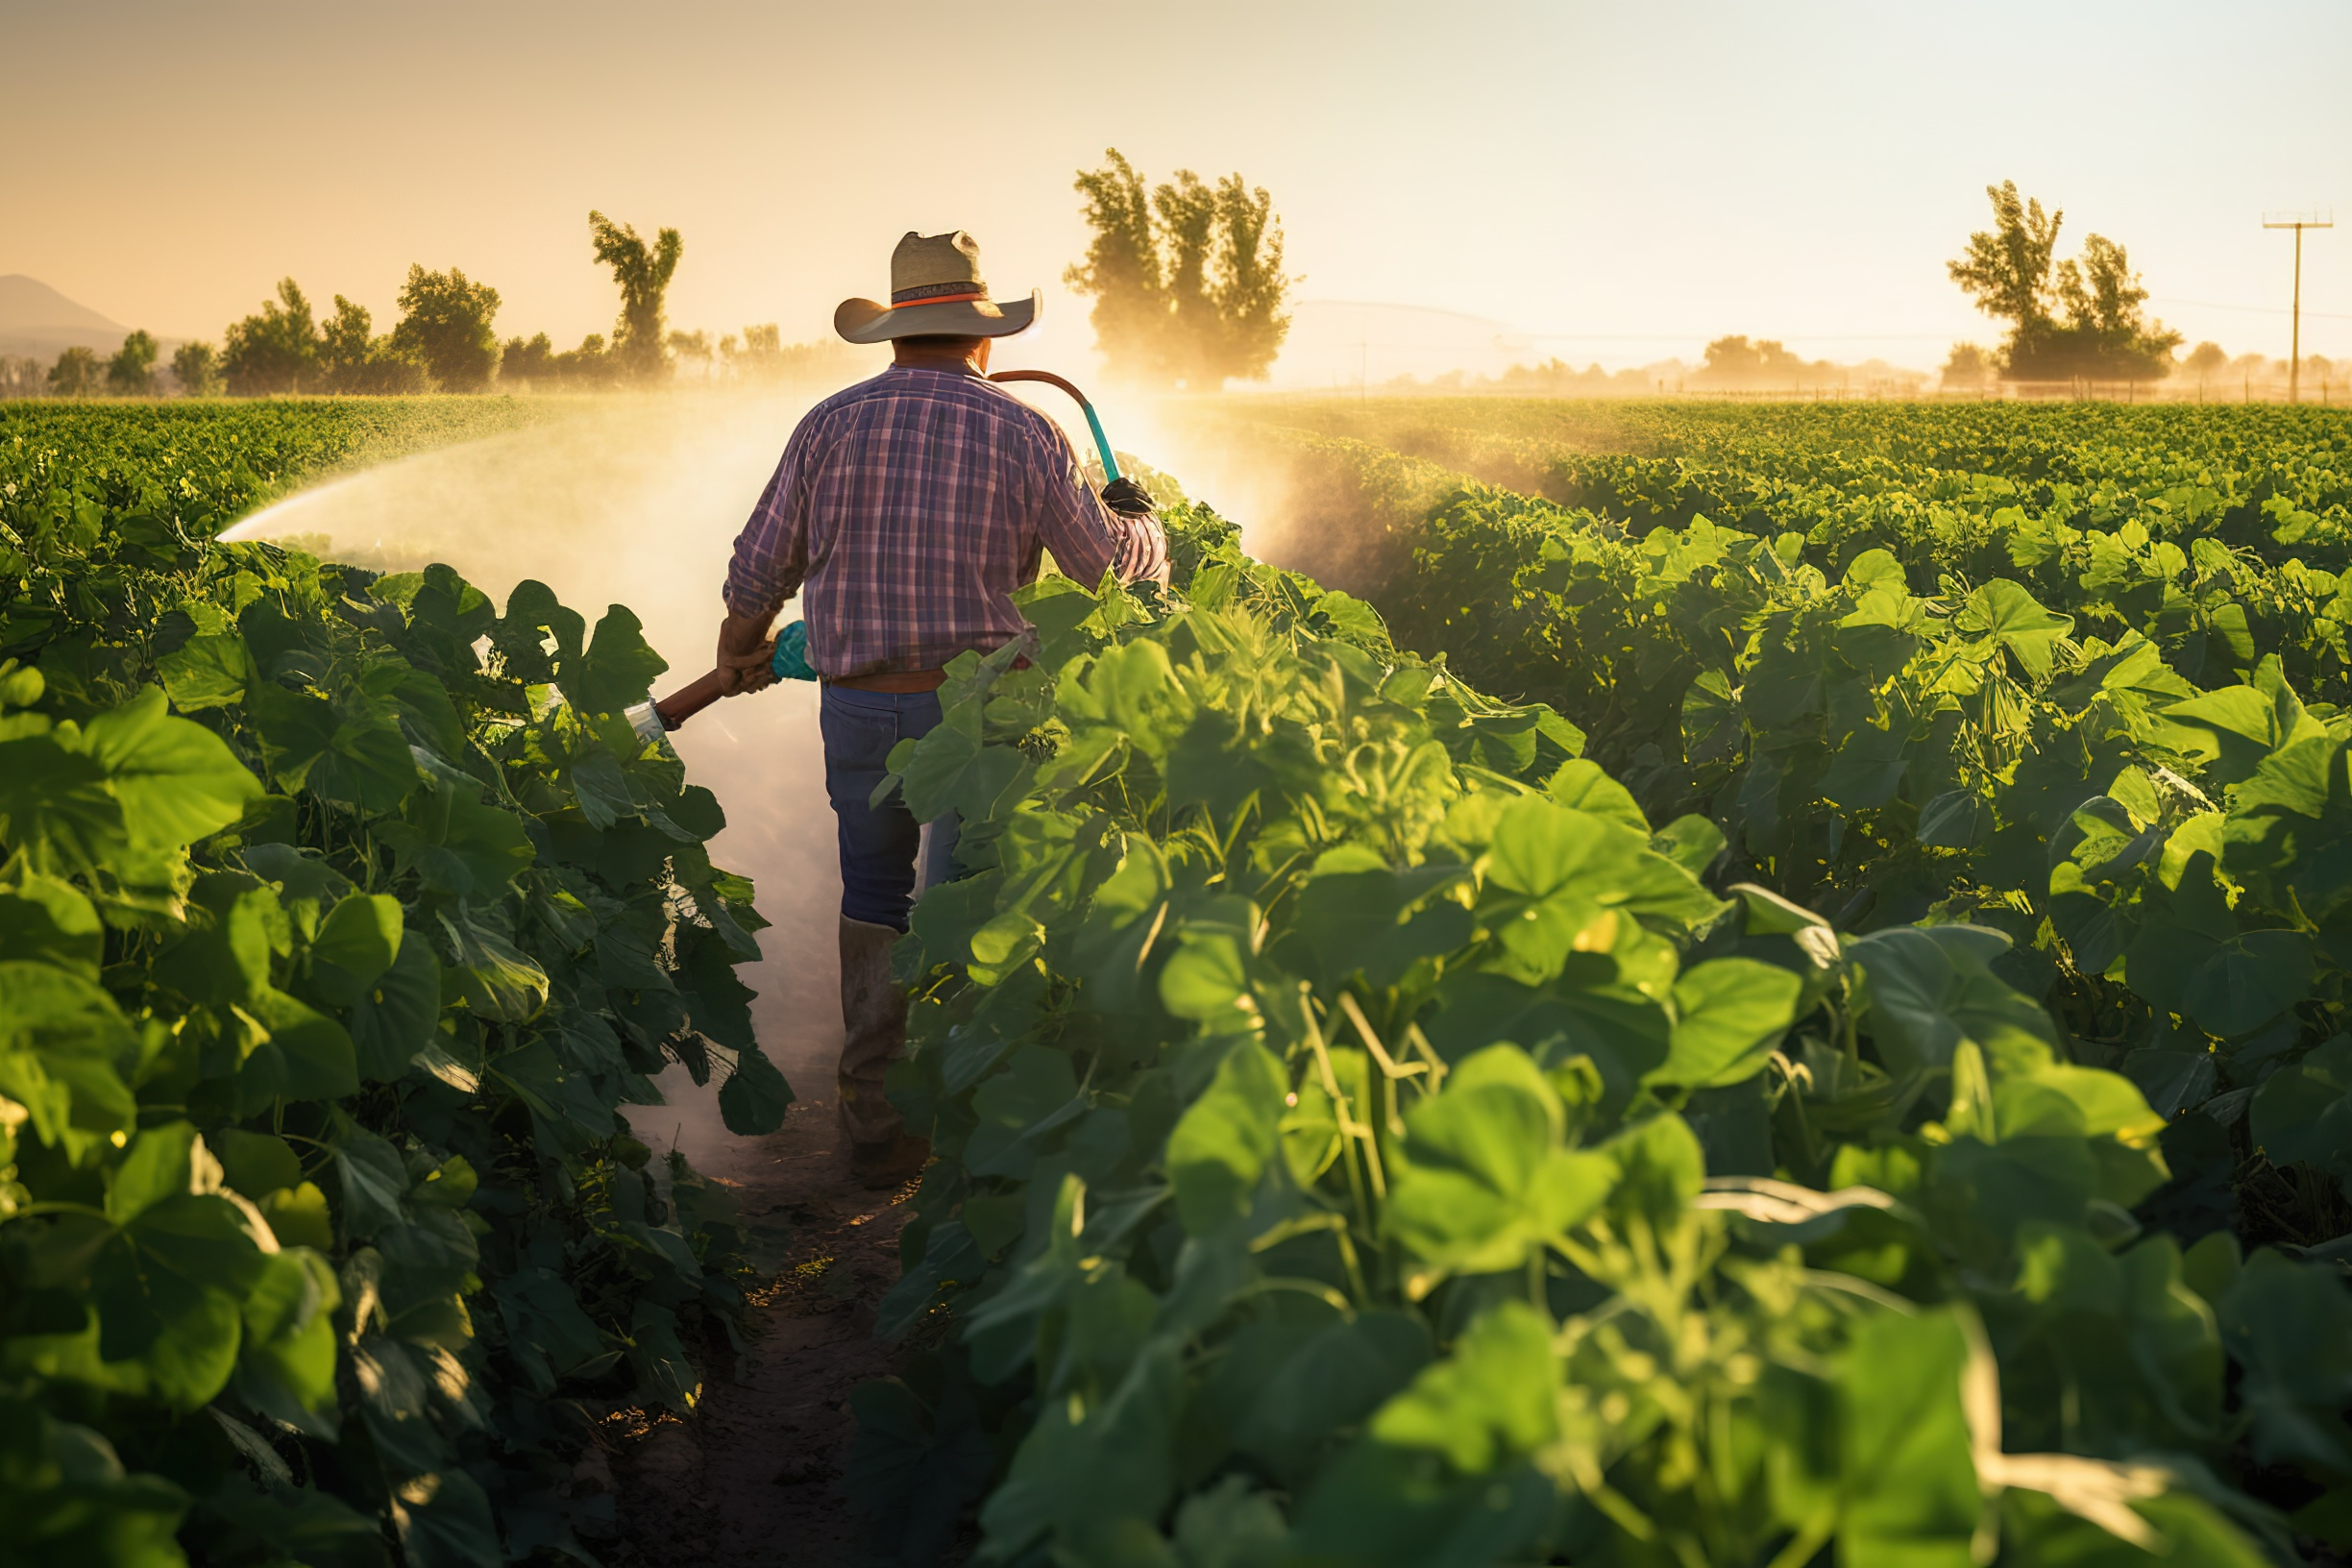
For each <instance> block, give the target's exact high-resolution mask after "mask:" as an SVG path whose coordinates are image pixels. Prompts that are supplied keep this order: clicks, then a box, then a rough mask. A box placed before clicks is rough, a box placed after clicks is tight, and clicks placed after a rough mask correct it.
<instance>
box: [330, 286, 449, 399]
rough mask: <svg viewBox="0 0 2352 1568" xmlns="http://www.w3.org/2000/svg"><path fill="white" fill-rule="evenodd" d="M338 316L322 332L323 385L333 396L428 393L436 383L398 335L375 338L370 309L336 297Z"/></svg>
mask: <svg viewBox="0 0 2352 1568" xmlns="http://www.w3.org/2000/svg"><path fill="white" fill-rule="evenodd" d="M334 303H335V313H334V315H333V316H332V317H331V318H330V319H329V320H328V323H327V325H326V326H325V327H324V328H322V329H321V330H320V331H319V355H318V370H319V384H320V385H321V386H323V387H324V388H325V389H326V390H327V391H330V392H342V393H348V394H355V395H358V396H363V397H399V396H404V395H406V394H410V393H416V392H423V391H425V390H426V389H427V388H428V387H429V385H430V380H429V376H428V374H427V371H426V366H425V360H424V358H423V357H422V356H421V355H419V354H418V353H417V351H416V350H415V349H413V348H411V347H409V346H407V345H405V344H403V343H402V342H401V341H400V337H399V334H398V333H397V332H395V333H391V334H389V335H386V336H383V337H376V336H373V335H371V331H372V329H373V327H374V325H375V324H374V319H373V318H372V317H371V316H370V315H369V314H368V309H367V306H363V305H359V304H356V303H355V302H353V301H351V300H347V299H345V298H344V297H343V296H342V295H340V294H337V295H336V296H335V301H334Z"/></svg>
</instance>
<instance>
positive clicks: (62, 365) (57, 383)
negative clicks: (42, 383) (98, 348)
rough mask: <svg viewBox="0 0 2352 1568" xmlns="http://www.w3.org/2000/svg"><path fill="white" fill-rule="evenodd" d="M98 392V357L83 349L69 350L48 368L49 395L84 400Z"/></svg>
mask: <svg viewBox="0 0 2352 1568" xmlns="http://www.w3.org/2000/svg"><path fill="white" fill-rule="evenodd" d="M97 390H98V356H97V355H95V354H92V353H91V352H90V351H89V350H87V349H85V348H80V347H76V348H70V349H67V350H66V351H65V352H64V353H63V354H61V355H58V356H57V363H56V364H54V365H51V366H50V367H49V395H50V396H51V397H53V398H86V397H89V396H91V395H92V394H94V393H95V392H96V391H97Z"/></svg>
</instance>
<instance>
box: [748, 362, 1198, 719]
mask: <svg viewBox="0 0 2352 1568" xmlns="http://www.w3.org/2000/svg"><path fill="white" fill-rule="evenodd" d="M1041 550H1051V551H1053V554H1054V559H1055V561H1056V563H1057V564H1058V565H1060V566H1061V568H1062V569H1063V570H1064V571H1065V572H1066V573H1068V574H1069V575H1070V576H1073V577H1076V578H1078V579H1079V580H1081V581H1084V582H1086V583H1088V584H1091V583H1093V582H1094V581H1095V580H1096V579H1097V578H1099V577H1100V576H1102V574H1103V572H1104V571H1105V570H1106V569H1109V570H1112V571H1115V572H1116V573H1117V574H1118V576H1120V577H1122V578H1125V579H1130V580H1132V579H1134V578H1137V577H1144V576H1155V575H1158V574H1159V573H1160V572H1161V571H1162V570H1163V569H1164V564H1165V560H1166V548H1165V544H1164V540H1163V538H1162V535H1161V532H1160V529H1159V527H1158V525H1157V524H1156V523H1154V522H1153V521H1152V520H1151V519H1149V518H1141V519H1128V518H1121V517H1119V516H1118V515H1117V514H1115V513H1113V512H1110V511H1108V510H1106V509H1105V508H1104V507H1103V505H1102V503H1101V502H1099V501H1098V500H1097V499H1096V498H1095V496H1094V495H1093V493H1092V491H1090V489H1089V488H1088V487H1087V485H1086V484H1085V482H1084V480H1083V479H1082V478H1080V476H1079V472H1078V461H1077V455H1076V453H1074V452H1073V451H1072V449H1071V447H1070V444H1069V440H1068V438H1067V437H1066V436H1065V435H1064V434H1063V433H1062V430H1061V428H1060V427H1059V426H1057V425H1055V424H1054V423H1053V421H1051V420H1049V419H1047V418H1046V417H1045V416H1044V415H1042V414H1041V413H1039V412H1038V411H1037V410H1036V409H1034V408H1031V407H1029V406H1028V405H1027V404H1023V403H1021V402H1020V401H1018V400H1017V399H1016V398H1014V397H1012V396H1011V395H1010V394H1008V393H1006V392H1004V391H1002V390H1001V389H999V388H997V387H995V386H992V385H991V384H990V383H989V382H987V381H986V380H981V379H980V378H979V377H977V376H972V375H959V374H956V373H953V372H949V371H943V370H930V369H920V368H916V367H912V366H907V365H894V366H892V367H891V368H890V369H889V370H886V371H884V372H883V373H882V374H881V375H880V376H877V377H875V378H874V379H873V380H870V381H864V382H861V383H860V384H858V385H856V386H853V387H850V388H848V389H847V390H846V391H844V392H840V393H837V394H835V395H834V396H833V397H831V398H828V399H826V400H825V401H824V402H823V403H821V404H818V405H817V406H816V407H815V408H814V409H812V410H810V412H809V414H808V416H807V417H806V418H804V419H803V420H802V421H801V422H800V425H799V428H798V429H796V430H795V431H794V432H793V437H792V440H791V442H790V443H789V444H788V445H787V446H786V448H785V449H784V458H783V461H782V462H781V463H779V464H778V465H777V468H776V472H775V476H774V478H772V479H771V480H770V481H769V484H768V488H767V490H766V491H765V492H763V493H762V495H761V497H760V501H759V504H758V505H757V506H756V507H754V508H753V509H752V513H751V518H750V521H749V522H747V524H746V525H745V526H744V530H743V533H742V535H741V536H740V537H739V538H738V539H737V540H736V547H735V559H734V564H733V566H732V567H731V568H730V570H729V572H728V575H727V584H726V601H727V607H728V609H729V610H730V611H731V612H733V613H734V614H736V615H739V616H745V617H747V618H752V619H762V618H765V617H766V616H769V615H772V614H773V613H774V612H775V610H776V609H777V608H778V607H780V606H781V605H782V604H783V602H784V601H785V600H787V599H788V598H790V597H791V596H792V594H793V593H794V592H795V591H796V590H799V591H800V592H801V593H802V597H803V600H804V610H803V614H804V617H805V619H806V620H807V622H808V627H809V662H810V664H811V666H812V667H813V668H815V669H816V671H817V672H818V673H819V674H821V675H824V676H826V677H828V678H833V679H841V678H848V677H855V676H860V675H867V674H882V673H889V672H901V671H920V670H936V669H938V668H940V667H941V666H943V665H944V664H945V663H947V661H948V660H950V659H952V658H954V657H955V656H956V655H957V654H958V653H961V652H963V651H965V650H966V649H992V648H996V647H999V646H1001V645H1002V644H1004V643H1006V642H1009V641H1010V640H1012V639H1013V638H1014V637H1016V636H1017V635H1018V634H1019V632H1020V629H1021V625H1022V622H1021V618H1020V613H1019V611H1018V610H1017V609H1016V608H1015V607H1014V605H1013V602H1012V598H1011V595H1012V592H1013V590H1014V589H1016V588H1017V587H1019V586H1020V585H1021V584H1023V583H1025V582H1028V581H1029V580H1031V579H1032V578H1033V577H1035V576H1036V575H1037V572H1038V566H1039V556H1040V552H1041Z"/></svg>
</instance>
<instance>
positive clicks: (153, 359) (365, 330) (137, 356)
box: [0, 211, 862, 397]
mask: <svg viewBox="0 0 2352 1568" xmlns="http://www.w3.org/2000/svg"><path fill="white" fill-rule="evenodd" d="M588 229H589V239H590V243H591V247H592V253H593V255H594V256H595V258H596V259H597V261H598V262H600V263H601V264H602V265H604V266H605V267H608V268H609V269H611V272H612V275H613V282H614V283H615V285H616V286H617V287H618V289H619V291H620V295H621V308H620V312H619V316H618V318H617V320H616V321H615V323H614V327H613V332H612V335H611V336H610V337H609V338H607V337H606V336H605V335H604V334H603V333H601V332H591V333H589V334H588V335H587V336H586V337H585V338H583V339H582V340H581V342H580V344H579V346H578V347H577V348H574V349H564V350H557V349H556V348H555V347H554V345H553V344H552V343H551V341H550V340H549V338H548V334H547V333H545V332H539V333H536V334H534V335H533V336H531V337H528V338H525V337H522V336H520V335H517V336H514V337H510V338H507V339H506V340H505V341H503V342H502V341H501V340H500V338H499V335H498V332H497V331H496V325H495V324H496V320H497V316H498V312H499V306H500V304H501V301H500V298H499V291H498V290H497V289H496V288H494V287H492V286H491V285H490V284H488V283H486V282H480V281H478V280H476V279H471V278H468V277H467V276H466V274H465V273H464V271H463V270H462V269H460V268H456V267H452V268H450V269H449V270H448V271H447V272H431V271H428V270H427V269H426V268H425V267H424V266H423V265H422V264H421V263H420V264H416V265H412V266H410V267H409V269H408V278H407V281H406V282H405V283H404V285H403V286H402V288H401V291H400V296H399V300H398V305H399V308H400V317H399V319H398V321H396V322H395V323H394V324H393V327H392V330H391V331H387V332H381V333H380V332H378V331H376V323H375V320H374V317H373V316H372V314H371V313H370V312H369V310H368V308H367V307H366V306H363V305H360V304H358V303H357V302H356V301H354V300H351V299H347V298H345V297H344V296H343V295H341V294H337V295H335V296H334V297H333V299H334V304H333V307H332V309H331V310H329V311H327V312H324V313H323V314H322V312H321V311H320V310H319V309H318V307H317V306H314V305H313V304H312V302H311V300H310V298H309V296H308V295H307V294H306V293H305V292H304V290H303V288H302V285H301V284H300V283H298V282H296V281H295V280H294V279H292V278H284V279H281V280H280V281H279V283H278V286H277V289H276V291H275V293H274V294H273V295H272V297H271V298H269V299H266V300H264V301H262V302H261V307H260V309H259V310H257V311H256V312H255V313H253V314H252V315H249V316H245V317H243V318H242V319H240V320H238V321H234V322H232V323H231V324H230V325H229V326H228V327H227V328H226V329H225V330H224V331H222V333H221V338H220V342H219V343H218V345H217V346H216V345H215V344H212V343H209V342H202V341H196V342H187V343H183V344H180V345H179V346H178V347H177V348H176V349H175V350H174V351H173V353H172V355H171V356H170V359H169V361H168V365H169V370H170V380H171V384H172V386H173V387H175V388H176V389H177V390H178V391H180V392H182V393H184V394H186V395H189V396H195V397H208V396H215V395H218V394H220V393H223V392H226V393H229V394H231V395H233V396H236V397H269V396H279V395H284V394H289V393H321V394H328V395H336V396H354V395H356V396H397V395H403V394H413V393H420V392H434V391H437V392H458V393H465V392H481V391H486V390H488V389H489V388H490V387H492V386H493V385H507V386H527V387H543V386H570V387H579V388H604V387H622V386H648V385H653V384H657V383H660V382H662V381H665V380H669V379H671V378H672V377H673V376H674V375H675V374H677V373H678V371H679V370H680V369H681V368H682V367H688V366H691V367H694V369H695V371H697V372H698V379H702V380H710V379H715V378H716V377H718V376H721V375H723V376H725V377H727V378H729V379H733V380H755V381H766V380H786V379H789V378H792V377H795V376H796V375H821V374H825V373H828V372H832V371H835V370H839V369H841V368H844V365H845V363H846V362H850V361H854V360H855V358H856V356H855V355H852V354H851V353H850V352H849V351H848V350H847V349H846V347H845V346H844V345H835V344H809V345H802V344H786V343H784V342H783V341H782V336H781V333H780V331H779V330H778V328H777V327H776V325H775V324H774V323H767V324H762V325H756V326H751V327H747V328H745V329H744V330H743V331H742V333H741V334H740V335H738V334H733V333H730V334H728V335H727V336H725V337H723V338H721V339H719V340H718V342H717V343H716V344H713V343H712V341H711V339H710V336H709V334H708V333H706V332H701V331H694V332H682V331H670V329H669V322H668V315H667V308H666V306H667V298H668V294H669V288H670V281H671V279H672V278H673V277H674V275H675V274H676V272H677V267H678V262H679V260H680V259H681V258H682V257H683V256H684V254H685V242H684V240H683V239H682V238H681V237H680V235H679V233H678V231H676V230H675V229H662V230H659V231H657V232H656V233H654V235H653V237H652V238H651V240H647V239H646V238H645V237H644V236H642V235H640V234H639V233H637V231H636V229H635V228H634V227H633V226H630V225H627V224H617V223H614V222H613V221H612V220H610V219H609V218H607V217H605V215H604V214H603V213H601V212H598V211H591V212H590V213H589V214H588ZM160 358H161V351H160V346H159V344H158V343H157V341H156V338H155V336H154V334H153V333H151V332H148V331H145V330H143V329H142V330H140V331H134V332H132V333H130V334H129V335H128V336H127V337H125V338H124V339H123V342H122V346H121V347H120V348H119V349H118V350H116V352H115V353H114V354H113V355H111V356H110V357H105V358H101V357H100V356H99V355H98V353H97V351H96V350H93V349H89V348H84V347H75V348H69V349H66V350H65V351H64V352H63V353H62V354H61V355H59V356H58V358H57V360H56V362H55V363H53V364H50V365H48V366H46V367H43V366H42V365H41V364H40V363H39V362H38V361H37V360H32V359H9V358H0V397H11V396H14V397H25V396H37V395H40V394H42V393H44V392H45V393H47V394H48V395H49V396H52V397H100V396H112V397H153V396H157V395H159V394H160V393H161V392H162V391H164V390H165V385H164V379H163V374H162V371H161V369H160V368H159V360H160ZM857 362H862V361H857Z"/></svg>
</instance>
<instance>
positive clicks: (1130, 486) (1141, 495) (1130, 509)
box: [1102, 474, 1152, 517]
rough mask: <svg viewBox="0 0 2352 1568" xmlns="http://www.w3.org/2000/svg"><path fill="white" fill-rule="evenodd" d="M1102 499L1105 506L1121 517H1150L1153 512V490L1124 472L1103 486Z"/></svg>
mask: <svg viewBox="0 0 2352 1568" xmlns="http://www.w3.org/2000/svg"><path fill="white" fill-rule="evenodd" d="M1102 499H1103V504H1104V505H1105V506H1108V507H1110V508H1111V509H1112V510H1113V511H1115V512H1116V513H1118V514H1119V515H1120V516H1121V517H1149V516H1151V513H1152V499H1151V492H1150V491H1148V490H1146V489H1144V488H1143V487H1142V486H1141V485H1139V484H1138V483H1136V481H1135V480H1133V479H1131V478H1127V477H1126V476H1125V475H1123V474H1122V475H1120V476H1119V477H1118V478H1115V479H1113V480H1112V481H1111V482H1110V483H1109V484H1106V485H1104V486H1103V492H1102Z"/></svg>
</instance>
